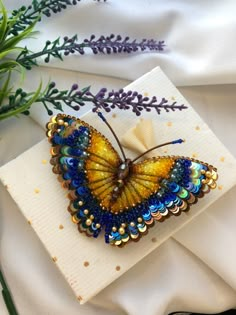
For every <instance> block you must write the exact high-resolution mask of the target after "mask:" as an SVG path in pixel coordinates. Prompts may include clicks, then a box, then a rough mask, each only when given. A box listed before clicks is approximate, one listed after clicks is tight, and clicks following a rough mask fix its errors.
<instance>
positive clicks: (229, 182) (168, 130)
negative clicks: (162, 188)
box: [0, 68, 236, 303]
mask: <svg viewBox="0 0 236 315" xmlns="http://www.w3.org/2000/svg"><path fill="white" fill-rule="evenodd" d="M126 89H127V90H128V89H131V90H137V91H138V92H140V93H143V94H144V95H149V96H153V95H156V96H157V97H165V98H166V99H168V100H170V102H173V101H176V102H177V103H179V104H185V105H187V106H188V109H187V110H184V111H182V112H179V111H176V112H170V113H165V111H163V112H162V114H161V115H157V114H156V112H155V111H153V112H152V113H144V115H143V116H142V117H143V118H148V119H152V121H153V125H154V131H155V138H156V142H157V144H160V143H163V142H167V141H170V140H174V139H178V138H185V139H186V142H185V143H184V144H181V145H175V146H169V147H164V148H163V149H161V150H159V154H170V155H184V156H189V157H195V158H197V159H199V160H202V161H205V162H207V163H209V164H212V165H214V166H215V167H217V168H218V174H219V180H218V188H217V189H215V190H214V191H211V192H210V194H207V195H206V196H205V197H204V198H203V199H201V200H200V201H199V202H198V203H197V204H196V205H193V206H192V207H191V209H190V211H189V212H186V213H182V214H181V215H180V216H178V217H174V216H172V217H170V218H168V219H167V220H165V221H164V222H163V223H159V222H158V223H156V224H155V226H154V227H153V228H152V229H150V230H149V233H148V235H146V236H145V237H143V238H142V239H141V240H140V241H139V242H138V243H130V244H128V245H127V246H125V247H124V248H122V249H119V248H115V247H112V246H109V245H106V244H105V243H104V240H103V237H99V238H98V239H93V238H88V237H86V236H85V235H82V234H80V233H78V230H77V227H76V225H75V224H72V222H71V218H70V214H69V213H68V212H67V206H68V204H69V201H68V199H67V198H66V192H65V190H63V189H62V188H61V186H60V184H59V183H58V181H57V177H56V176H55V175H54V174H53V173H52V171H51V165H50V164H49V160H50V153H49V150H50V145H49V143H48V141H47V139H46V138H45V140H44V141H42V142H40V143H39V144H37V145H36V146H34V147H33V148H31V149H30V150H28V151H27V152H25V153H23V154H22V155H20V156H19V157H17V158H16V159H15V160H13V161H11V162H10V163H8V164H6V165H5V166H3V167H2V168H1V169H0V179H1V181H2V182H3V184H4V185H6V187H7V189H8V191H9V193H10V194H11V196H12V198H13V199H14V200H15V202H16V203H17V205H18V206H19V209H20V210H21V211H22V213H23V214H24V216H25V218H26V219H27V220H28V222H29V223H30V224H31V226H32V228H33V229H34V231H35V232H36V233H37V235H38V237H39V238H40V239H41V241H42V243H43V244H44V246H45V248H46V249H47V251H48V253H49V255H50V257H51V259H53V260H54V262H55V266H57V267H58V268H59V269H60V271H61V272H62V274H63V275H64V277H65V279H66V281H68V283H69V285H70V286H71V288H72V289H73V291H74V293H75V294H76V296H77V298H78V300H79V301H80V302H81V303H84V302H86V301H87V300H89V299H90V298H91V297H93V296H94V295H95V294H97V293H98V292H99V291H101V290H102V289H103V288H105V287H106V286H107V285H108V284H110V283H111V282H113V281H114V280H115V279H117V278H118V277H120V276H121V275H122V274H123V273H124V272H126V271H127V270H128V269H129V268H131V267H132V266H134V265H135V264H136V263H137V262H138V261H140V260H141V259H142V258H143V257H144V256H146V255H148V254H149V253H150V252H151V251H152V250H154V249H155V248H156V247H158V246H159V245H160V244H161V243H162V242H164V241H165V240H166V239H167V238H169V237H170V236H171V235H173V234H174V233H175V232H176V231H177V230H178V229H180V228H181V227H182V226H183V225H185V224H187V223H188V222H189V221H190V220H191V219H192V218H193V217H195V216H197V215H199V214H200V213H201V212H202V211H203V210H204V209H206V208H207V207H208V206H209V205H210V204H211V203H213V202H216V200H217V199H218V198H219V197H221V196H222V195H223V194H224V193H225V192H226V191H227V190H229V189H230V188H231V187H233V186H234V185H235V184H236V161H235V159H234V158H233V157H232V155H231V154H230V153H229V152H228V151H227V150H226V148H225V147H224V146H223V145H222V143H221V142H220V141H219V140H218V139H217V138H216V136H215V135H214V134H213V132H212V131H211V130H210V129H209V128H208V126H207V125H206V124H205V123H204V122H203V121H202V119H201V118H200V117H199V115H198V114H197V113H196V112H195V111H194V110H193V109H192V107H191V105H189V104H188V102H187V101H186V100H185V99H184V98H183V96H182V95H181V94H180V93H179V92H178V90H177V89H176V88H175V87H174V86H173V85H172V83H171V82H170V81H169V80H168V78H167V77H166V76H165V75H164V74H163V72H162V71H161V70H160V69H159V68H156V69H154V70H153V71H151V72H150V73H147V74H146V75H144V76H143V77H141V78H140V79H138V80H137V81H135V82H133V83H132V84H130V85H129V86H128V87H127V88H126ZM107 118H108V120H109V121H110V123H111V125H112V126H113V128H114V129H115V131H116V133H117V135H118V137H120V138H121V137H122V135H123V134H124V133H125V132H126V131H127V129H128V128H130V127H132V126H134V125H136V124H137V122H138V118H137V117H136V116H135V115H134V114H133V113H132V112H131V111H125V112H124V111H118V110H116V111H114V112H112V113H111V114H109V115H107ZM83 119H84V120H85V121H87V122H88V123H90V124H91V125H93V126H94V127H95V128H97V129H98V130H99V131H100V132H102V133H103V134H104V135H105V136H107V137H108V138H109V139H110V140H111V142H112V143H113V144H114V146H115V147H117V146H116V144H115V143H114V141H113V138H112V136H111V134H110V132H109V130H108V129H107V127H106V126H105V124H103V123H102V122H101V121H100V120H99V119H98V118H97V117H96V115H95V114H94V113H91V112H90V113H88V114H86V115H85V116H84V117H83ZM145 136H146V137H148V136H149V135H148V133H147V134H146V135H145ZM129 154H130V156H131V157H133V156H134V153H132V152H129Z"/></svg>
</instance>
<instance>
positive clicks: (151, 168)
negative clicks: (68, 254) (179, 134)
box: [47, 112, 217, 246]
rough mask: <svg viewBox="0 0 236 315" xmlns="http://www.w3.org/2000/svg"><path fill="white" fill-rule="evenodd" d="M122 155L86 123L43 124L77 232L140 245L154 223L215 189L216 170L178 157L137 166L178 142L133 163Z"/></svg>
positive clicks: (61, 118)
mask: <svg viewBox="0 0 236 315" xmlns="http://www.w3.org/2000/svg"><path fill="white" fill-rule="evenodd" d="M98 116H99V117H100V118H101V119H102V120H103V121H104V122H105V123H106V125H107V126H108V127H109V129H110V130H111V132H112V133H113V135H114V137H115V139H116V141H117V143H118V145H119V147H120V150H121V153H122V156H123V159H121V157H120V156H119V154H118V153H117V152H116V151H115V149H114V148H113V146H112V145H111V143H110V142H109V141H108V140H107V139H106V138H105V137H104V136H103V135H102V134H101V133H99V132H98V131H97V130H96V129H94V128H93V127H91V126H89V125H88V124H87V123H85V122H84V121H82V120H80V119H77V118H75V117H71V116H68V115H64V114H58V115H57V116H56V117H53V118H52V119H51V121H50V122H49V123H48V124H47V136H48V138H49V142H50V143H51V144H52V148H51V155H52V158H51V161H50V162H51V164H52V165H53V172H54V173H56V174H59V176H58V179H59V181H60V182H61V183H62V186H63V187H64V188H66V189H68V190H69V194H68V197H69V199H70V204H69V206H68V211H69V212H70V214H71V216H72V221H73V222H74V223H76V224H77V225H78V229H79V231H80V232H84V233H85V234H86V235H87V236H93V237H95V238H96V237H98V235H99V234H100V232H101V231H102V230H104V232H105V242H106V243H109V244H112V245H116V246H123V245H124V244H126V243H127V242H128V241H131V240H132V241H138V240H139V239H140V237H141V236H142V235H145V234H146V233H147V231H148V228H149V227H151V226H153V225H154V222H155V221H162V220H163V219H164V218H166V217H168V216H169V215H170V214H174V215H178V214H180V213H181V211H186V210H188V209H189V206H190V205H192V204H194V203H196V202H197V201H198V198H201V197H203V196H204V194H205V193H208V192H209V191H210V189H214V188H215V187H216V180H217V173H216V171H217V170H216V168H215V167H213V166H211V165H209V164H207V163H204V162H201V161H198V160H195V159H192V158H188V157H182V156H157V157H153V158H149V159H146V160H144V161H141V162H138V163H135V162H136V161H137V160H138V159H140V158H141V157H142V156H143V155H145V154H146V153H147V152H150V151H151V150H154V149H156V148H159V147H162V146H165V145H169V144H177V143H182V142H183V140H182V139H178V140H175V141H171V142H167V143H164V144H161V145H158V146H155V147H153V148H151V149H150V150H148V151H146V152H145V153H143V154H141V155H140V156H138V157H136V158H135V159H134V160H131V159H128V158H126V156H125V153H124V151H123V148H122V146H121V144H120V142H119V139H118V138H117V136H116V134H115V133H114V131H113V129H112V128H111V126H110V125H109V123H108V122H107V120H106V119H105V117H104V116H103V115H102V113H101V112H98Z"/></svg>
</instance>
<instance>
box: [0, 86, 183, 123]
mask: <svg viewBox="0 0 236 315" xmlns="http://www.w3.org/2000/svg"><path fill="white" fill-rule="evenodd" d="M32 95H33V93H26V92H25V91H23V90H22V89H18V90H17V91H16V92H15V93H14V94H13V95H10V96H9V102H8V104H7V105H4V106H2V107H0V120H1V119H4V118H6V117H10V116H11V112H13V111H14V112H17V113H19V112H21V113H23V114H25V115H29V107H30V106H28V107H27V106H25V104H27V103H29V104H31V103H32V102H31V103H30V100H31V98H32ZM34 102H35V103H42V104H43V105H44V107H45V109H46V110H47V113H48V115H53V111H52V109H51V107H50V108H49V106H50V105H53V108H54V109H56V110H60V111H63V105H66V106H68V107H70V108H72V109H73V110H75V111H79V110H80V109H81V107H83V106H85V105H86V104H87V103H91V104H92V106H93V109H92V110H93V111H97V110H98V109H101V110H104V111H105V112H110V111H111V110H113V109H115V108H119V109H120V110H132V111H133V113H135V114H136V115H137V116H140V115H141V112H142V111H146V112H150V111H151V110H155V111H156V113H157V114H160V113H161V111H162V110H164V111H166V112H170V111H175V110H180V111H181V110H182V109H186V108H187V106H185V105H184V104H177V102H176V101H174V102H172V103H169V101H168V100H167V99H165V98H164V97H162V98H160V99H157V97H156V96H153V97H150V98H149V97H147V96H143V95H142V94H140V93H138V92H136V91H124V90H123V89H120V90H119V91H110V92H108V91H107V89H106V88H102V89H100V90H99V91H98V93H96V94H94V93H92V92H91V90H90V87H86V88H83V89H80V88H79V86H78V85H77V84H73V85H72V87H71V88H70V89H69V90H63V91H60V90H58V89H57V88H56V84H55V82H51V83H50V84H49V85H48V87H47V89H46V91H45V92H44V93H40V94H39V95H38V96H37V97H35V99H34ZM26 107H27V108H26ZM21 108H22V111H20V109H21Z"/></svg>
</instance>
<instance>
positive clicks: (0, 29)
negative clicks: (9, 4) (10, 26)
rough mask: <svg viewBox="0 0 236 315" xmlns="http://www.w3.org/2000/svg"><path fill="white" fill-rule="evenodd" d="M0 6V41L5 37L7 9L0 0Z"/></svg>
mask: <svg viewBox="0 0 236 315" xmlns="http://www.w3.org/2000/svg"><path fill="white" fill-rule="evenodd" d="M0 8H1V13H2V19H1V25H0V42H2V40H3V39H4V38H5V36H6V29H7V21H8V18H7V11H6V9H5V7H4V5H3V3H2V1H1V0H0Z"/></svg>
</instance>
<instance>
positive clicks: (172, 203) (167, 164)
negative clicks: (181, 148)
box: [110, 156, 218, 246]
mask: <svg viewBox="0 0 236 315" xmlns="http://www.w3.org/2000/svg"><path fill="white" fill-rule="evenodd" d="M217 177H218V176H217V172H216V168H214V167H213V166H211V165H208V164H207V163H204V162H202V161H199V160H195V159H190V158H188V157H180V156H170V157H155V158H152V159H147V160H145V161H143V162H140V163H137V164H133V165H132V167H131V170H130V176H129V177H128V179H127V181H126V185H125V188H124V191H123V192H122V194H121V196H120V198H123V197H124V196H125V198H126V200H127V202H128V204H129V211H128V212H127V214H122V213H121V214H120V217H121V222H122V221H123V222H127V224H126V226H125V233H123V232H124V231H123V230H122V229H121V231H120V230H118V231H116V232H111V234H110V242H111V243H113V244H115V245H119V246H120V245H122V244H123V242H124V243H126V242H127V241H128V240H129V239H133V240H138V239H139V238H140V237H141V236H142V234H143V233H146V232H147V230H148V228H149V227H150V226H152V225H153V224H154V222H155V221H162V220H163V219H164V218H166V217H168V216H169V215H170V214H174V215H178V214H180V213H181V211H186V210H188V209H189V207H190V206H191V205H192V204H194V203H196V202H197V201H198V198H201V197H203V196H204V194H205V193H208V192H209V191H210V189H214V188H216V180H217ZM120 232H122V233H123V235H122V233H120Z"/></svg>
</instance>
